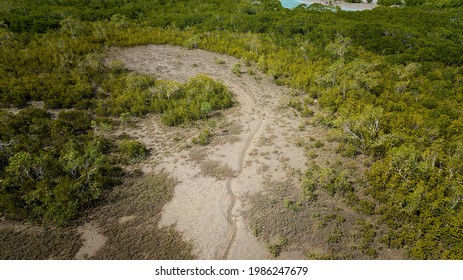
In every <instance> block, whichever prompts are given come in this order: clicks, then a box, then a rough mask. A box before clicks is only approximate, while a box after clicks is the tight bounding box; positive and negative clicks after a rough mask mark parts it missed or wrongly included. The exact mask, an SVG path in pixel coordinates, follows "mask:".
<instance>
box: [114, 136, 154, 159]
mask: <svg viewBox="0 0 463 280" xmlns="http://www.w3.org/2000/svg"><path fill="white" fill-rule="evenodd" d="M119 150H120V152H121V158H122V161H123V162H125V163H130V164H133V163H136V162H139V161H141V160H143V159H145V158H146V156H147V153H148V151H147V150H146V147H145V145H144V144H143V143H141V142H139V141H137V140H122V141H121V143H120V144H119Z"/></svg>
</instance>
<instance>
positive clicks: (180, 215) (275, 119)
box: [108, 45, 313, 259]
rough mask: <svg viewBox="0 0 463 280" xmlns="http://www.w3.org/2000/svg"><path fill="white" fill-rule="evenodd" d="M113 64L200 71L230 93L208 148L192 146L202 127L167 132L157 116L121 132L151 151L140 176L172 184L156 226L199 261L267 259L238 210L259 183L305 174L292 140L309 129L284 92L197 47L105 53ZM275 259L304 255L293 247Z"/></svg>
mask: <svg viewBox="0 0 463 280" xmlns="http://www.w3.org/2000/svg"><path fill="white" fill-rule="evenodd" d="M112 60H120V61H122V62H124V64H125V67H126V68H127V69H129V70H133V71H137V72H140V73H147V74H153V75H155V76H156V77H158V78H160V79H169V80H176V81H182V82H184V81H187V80H188V79H189V78H191V77H194V76H196V75H198V74H206V75H208V76H210V77H211V78H213V79H216V80H220V81H221V82H223V83H224V84H225V85H226V86H227V87H228V88H229V89H230V90H231V91H232V92H233V93H234V95H235V98H236V101H237V105H236V106H235V107H234V108H232V109H230V110H227V111H225V112H224V116H223V117H222V118H221V119H220V120H219V121H217V123H216V124H215V125H213V126H211V127H212V128H211V129H212V130H213V134H214V137H213V141H212V143H211V144H210V145H208V146H205V147H202V146H197V145H193V144H191V137H193V136H195V135H197V133H198V132H199V131H201V130H202V129H203V127H200V126H199V127H194V126H193V127H191V126H189V127H184V128H171V127H166V126H164V125H162V124H161V123H160V122H159V117H157V116H151V117H148V118H146V119H144V120H141V121H140V122H139V123H138V124H137V127H136V128H127V129H126V130H125V132H126V133H128V134H129V135H131V136H134V137H136V138H137V139H138V140H140V141H142V142H144V143H145V144H146V146H147V147H148V148H149V149H150V150H151V156H150V158H149V159H148V160H146V161H145V162H143V164H142V165H141V166H140V167H141V168H142V170H143V171H144V172H145V173H150V172H158V171H161V170H163V171H166V172H168V173H169V174H172V175H173V176H174V177H175V178H176V179H177V180H179V184H178V185H177V186H176V189H175V192H174V197H173V199H172V201H170V202H169V203H168V204H166V206H165V207H164V208H163V212H162V219H161V222H160V224H159V227H167V226H171V225H174V226H175V229H176V230H178V231H179V232H181V233H183V236H184V238H185V239H187V240H188V241H190V242H192V244H194V251H193V253H194V254H195V255H196V256H197V257H198V258H199V259H270V258H272V256H271V255H270V253H269V251H268V249H267V248H266V246H267V245H266V244H265V242H264V241H262V240H259V239H257V238H256V237H254V236H253V234H251V232H252V231H251V230H250V228H249V226H248V224H247V223H246V220H245V219H244V217H243V214H242V213H243V211H244V210H245V209H246V207H247V205H246V197H248V196H249V195H253V194H256V193H257V192H260V191H262V190H264V189H265V182H268V181H269V180H276V181H280V180H284V179H287V178H288V176H291V175H289V174H294V172H295V171H296V172H297V171H303V170H304V169H305V165H306V162H307V157H306V156H305V155H304V149H303V148H302V147H300V146H299V145H297V140H298V139H302V138H307V137H308V135H311V134H313V131H311V128H307V129H300V127H299V126H300V121H301V120H300V119H299V117H298V116H297V114H295V112H294V111H293V110H292V109H290V108H288V107H287V106H285V104H287V98H288V96H289V92H290V90H289V89H288V88H285V87H281V86H277V85H275V84H274V83H273V82H272V81H271V79H270V78H268V77H266V76H264V75H260V74H256V75H249V74H247V73H246V71H247V67H246V66H244V65H242V70H243V73H242V75H241V76H237V75H234V74H232V72H231V68H232V66H233V65H234V64H236V63H240V61H239V60H238V59H236V58H233V57H229V56H225V55H219V54H216V53H211V52H207V51H203V50H185V49H182V48H179V47H173V46H160V45H149V46H140V47H134V48H129V49H112V50H111V51H110V52H109V54H108V61H112ZM219 61H221V62H220V63H219ZM241 64H243V63H241ZM202 125H204V126H207V125H208V124H207V122H205V123H202ZM280 257H281V258H289V259H299V258H304V256H303V255H302V253H301V252H298V251H297V250H293V251H284V252H282V254H281V255H280Z"/></svg>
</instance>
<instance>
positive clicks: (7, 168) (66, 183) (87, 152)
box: [0, 107, 120, 224]
mask: <svg viewBox="0 0 463 280" xmlns="http://www.w3.org/2000/svg"><path fill="white" fill-rule="evenodd" d="M1 118H2V127H1V131H2V134H1V139H0V145H1V146H0V155H1V166H0V171H1V173H0V212H1V213H4V214H5V215H7V216H8V217H11V218H22V219H33V220H46V221H52V222H55V223H58V224H65V223H67V222H68V221H69V220H71V219H72V218H74V217H76V216H77V215H78V214H79V212H80V211H81V210H82V209H84V208H86V207H88V206H90V205H92V203H93V202H94V201H96V200H98V199H99V198H100V197H101V195H102V192H103V191H104V189H105V188H107V187H108V186H111V185H112V184H114V183H115V182H116V181H117V178H118V176H119V173H120V171H119V170H118V168H116V167H114V166H112V165H111V164H110V162H109V159H108V146H109V145H110V144H109V143H108V142H107V140H105V139H103V138H99V137H97V136H94V135H93V134H92V132H91V128H90V121H91V117H90V116H89V115H88V114H87V113H85V112H81V111H70V112H62V113H61V114H60V115H59V116H58V118H57V119H56V120H54V119H52V118H51V116H50V115H49V114H48V113H47V112H46V111H45V110H43V109H36V108H31V107H28V108H26V109H24V110H22V111H21V112H19V113H18V114H17V115H12V114H5V113H3V114H2V117H1Z"/></svg>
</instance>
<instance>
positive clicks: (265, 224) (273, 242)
mask: <svg viewBox="0 0 463 280" xmlns="http://www.w3.org/2000/svg"><path fill="white" fill-rule="evenodd" d="M297 177H298V176H292V177H291V178H293V179H289V178H288V179H286V180H285V181H268V182H266V185H267V189H266V191H264V192H262V193H259V194H256V195H254V196H251V197H249V198H248V205H250V207H249V208H248V209H247V210H246V211H245V214H244V215H245V217H246V220H247V221H248V224H249V227H250V228H251V229H252V233H253V234H254V235H255V236H257V237H258V238H260V239H261V240H263V241H264V242H266V243H267V248H268V249H269V251H270V253H271V254H272V255H273V256H275V257H276V256H278V255H279V253H281V252H282V251H285V250H288V251H291V250H301V251H302V252H303V253H304V254H305V255H306V256H307V258H312V259H373V258H377V257H383V258H387V256H386V257H385V255H384V254H381V250H387V249H385V248H383V246H382V245H381V244H380V241H379V236H380V235H381V234H380V232H381V230H380V228H379V227H378V226H376V225H375V222H374V218H372V217H370V216H367V215H364V214H362V213H359V212H356V211H354V210H353V209H352V207H350V206H348V205H347V204H346V203H345V202H344V201H343V199H342V198H341V197H333V196H330V195H328V194H327V192H326V191H325V190H321V189H316V190H314V192H315V194H316V195H315V199H308V198H307V197H305V196H304V194H303V193H302V190H301V187H300V182H298V180H295V179H294V178H297ZM282 240H284V242H281V241H282Z"/></svg>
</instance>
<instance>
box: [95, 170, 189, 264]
mask: <svg viewBox="0 0 463 280" xmlns="http://www.w3.org/2000/svg"><path fill="white" fill-rule="evenodd" d="M175 185H176V181H175V180H174V179H173V178H171V177H170V176H168V175H167V174H165V173H157V174H149V175H143V174H135V175H133V177H132V178H129V179H128V180H127V181H126V182H125V183H124V184H123V185H121V186H119V187H116V188H115V189H114V190H113V191H112V192H111V193H110V194H109V196H108V201H107V202H106V203H105V205H104V206H102V207H100V208H99V209H97V210H95V216H94V219H95V220H97V222H98V223H99V225H100V227H101V232H102V234H103V235H105V236H106V237H107V238H108V239H107V242H106V244H105V246H104V247H103V248H102V249H101V250H100V251H99V252H98V253H97V254H96V255H95V256H94V257H93V258H95V259H192V258H194V256H193V255H192V254H191V250H192V246H191V244H189V243H187V242H185V241H183V240H182V236H181V234H179V233H178V232H176V231H175V230H174V229H173V228H158V222H159V220H160V218H161V210H162V207H163V206H164V204H165V203H167V202H168V201H169V200H170V199H171V198H172V196H173V191H174V187H175ZM128 216H130V217H131V219H128V220H126V219H124V220H125V221H124V222H123V223H121V222H120V221H121V218H123V217H128Z"/></svg>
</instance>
